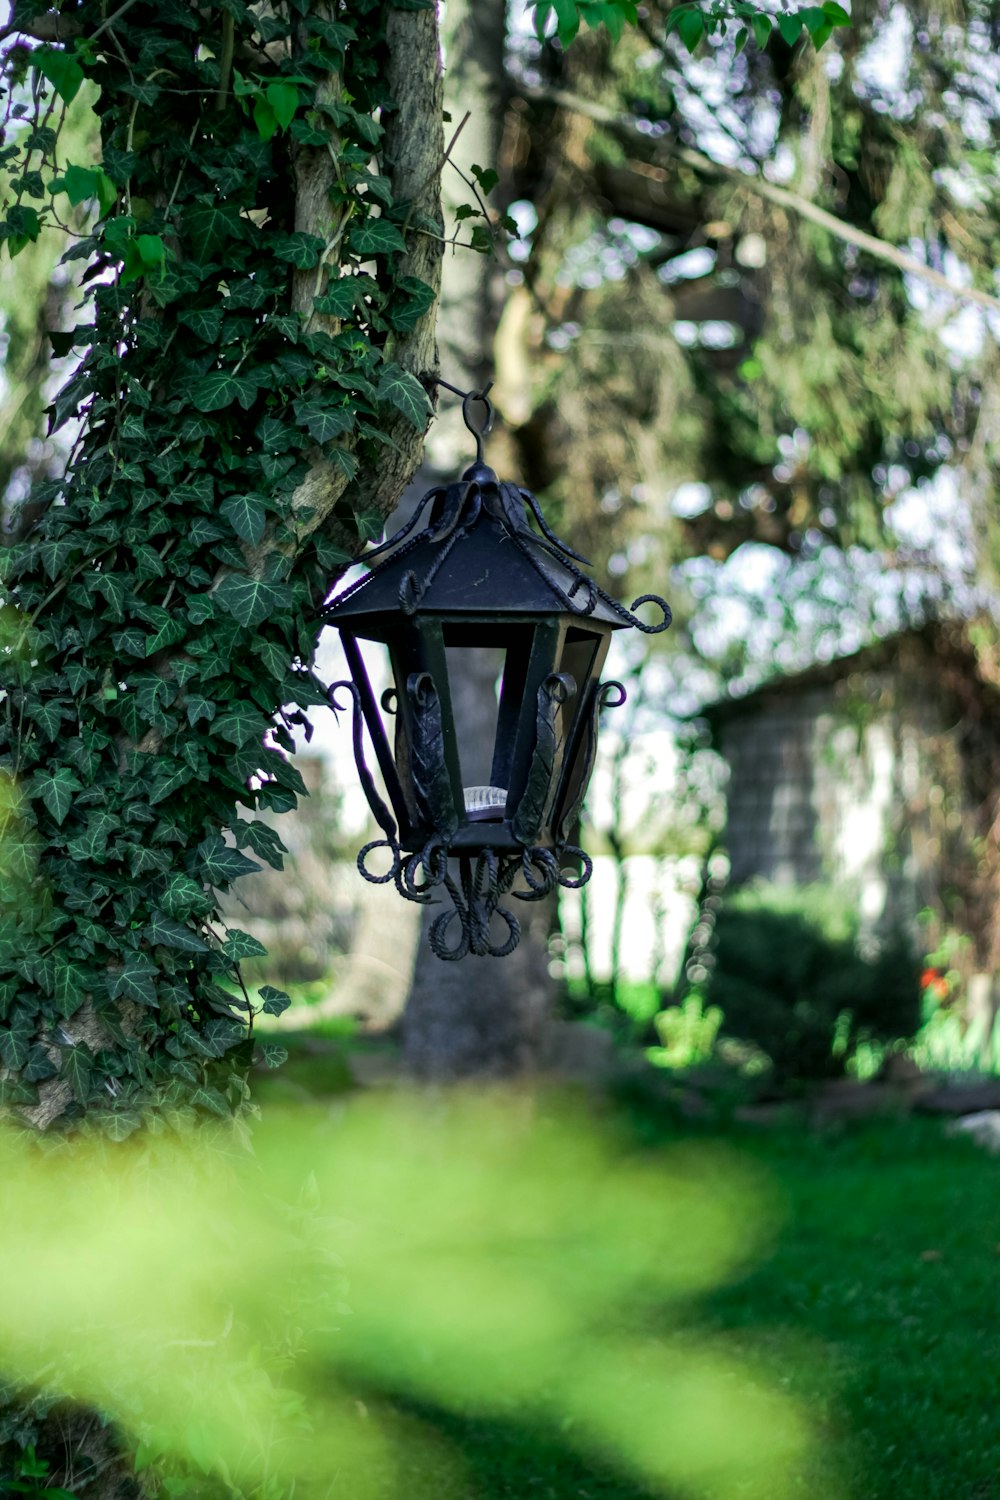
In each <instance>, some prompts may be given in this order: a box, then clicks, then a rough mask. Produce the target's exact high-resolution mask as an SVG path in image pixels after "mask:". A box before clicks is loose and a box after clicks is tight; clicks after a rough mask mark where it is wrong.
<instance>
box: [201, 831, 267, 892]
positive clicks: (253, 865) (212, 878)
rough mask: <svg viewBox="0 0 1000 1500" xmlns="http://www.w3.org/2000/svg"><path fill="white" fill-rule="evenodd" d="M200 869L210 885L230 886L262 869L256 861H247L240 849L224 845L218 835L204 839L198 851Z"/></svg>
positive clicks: (214, 834)
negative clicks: (230, 883)
mask: <svg viewBox="0 0 1000 1500" xmlns="http://www.w3.org/2000/svg"><path fill="white" fill-rule="evenodd" d="M196 853H197V855H198V869H199V870H200V871H202V873H203V874H204V877H205V879H206V880H207V881H208V883H209V884H210V885H215V886H221V885H228V884H229V882H230V881H231V880H237V879H238V878H239V876H241V875H250V874H252V873H253V871H255V870H259V869H260V868H261V867H260V865H259V864H258V863H257V861H256V860H255V859H247V857H246V855H245V854H241V853H240V852H239V850H238V849H231V848H230V847H229V845H228V844H225V843H223V841H222V839H221V838H220V837H219V835H218V834H217V833H213V834H212V835H211V837H209V838H207V839H203V840H202V842H201V843H200V844H199V845H198V848H197V850H196Z"/></svg>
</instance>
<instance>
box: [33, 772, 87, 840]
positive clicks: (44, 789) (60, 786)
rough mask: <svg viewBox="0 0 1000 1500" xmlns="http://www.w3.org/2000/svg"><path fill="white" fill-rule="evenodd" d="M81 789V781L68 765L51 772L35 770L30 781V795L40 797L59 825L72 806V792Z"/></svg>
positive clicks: (80, 790) (64, 819)
mask: <svg viewBox="0 0 1000 1500" xmlns="http://www.w3.org/2000/svg"><path fill="white" fill-rule="evenodd" d="M82 791H83V782H82V781H81V780H80V779H79V777H78V776H76V775H75V774H74V772H73V771H71V770H70V769H69V767H68V766H59V767H58V769H57V770H55V771H52V772H46V771H36V773H35V775H34V776H33V777H32V781H31V793H32V796H34V797H40V798H41V800H42V801H43V802H44V803H45V806H46V807H47V808H48V810H49V812H50V813H51V814H52V816H53V817H54V818H55V820H56V822H57V823H58V824H59V826H60V827H62V825H63V823H64V822H65V821H66V815H67V813H68V812H69V810H70V808H71V807H72V806H73V793H74V792H82Z"/></svg>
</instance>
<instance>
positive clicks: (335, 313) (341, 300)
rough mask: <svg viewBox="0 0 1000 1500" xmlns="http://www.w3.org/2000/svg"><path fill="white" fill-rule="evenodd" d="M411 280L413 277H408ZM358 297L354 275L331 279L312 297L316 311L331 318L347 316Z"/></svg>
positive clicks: (356, 281) (352, 309)
mask: <svg viewBox="0 0 1000 1500" xmlns="http://www.w3.org/2000/svg"><path fill="white" fill-rule="evenodd" d="M406 279H407V280H410V281H413V280H415V279H416V278H415V277H412V276H411V277H408V278H406ZM357 297H358V278H357V277H356V276H341V277H339V279H338V280H336V281H331V282H330V284H329V285H328V287H327V289H326V291H325V292H324V293H323V295H322V297H314V298H313V307H315V309H316V311H317V312H320V313H326V314H327V316H328V317H331V318H347V317H350V315H351V313H352V312H353V311H354V308H355V304H356V302H357Z"/></svg>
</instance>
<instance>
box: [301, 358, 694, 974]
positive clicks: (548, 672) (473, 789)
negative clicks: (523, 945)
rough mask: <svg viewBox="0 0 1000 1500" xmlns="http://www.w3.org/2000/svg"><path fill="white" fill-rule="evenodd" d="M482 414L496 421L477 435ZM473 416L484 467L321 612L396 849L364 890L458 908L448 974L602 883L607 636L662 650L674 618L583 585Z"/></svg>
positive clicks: (358, 743)
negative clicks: (478, 748) (587, 834)
mask: <svg viewBox="0 0 1000 1500" xmlns="http://www.w3.org/2000/svg"><path fill="white" fill-rule="evenodd" d="M443 383H444V382H442V384H443ZM487 389H488V387H487ZM458 394H462V393H461V392H459V393H458ZM474 402H481V403H482V404H483V406H484V407H485V410H486V420H485V422H484V423H483V425H482V427H481V428H478V429H477V428H476V426H475V425H474V424H473V421H472V419H471V415H470V407H471V405H472V404H473V403H474ZM462 411H463V416H464V418H465V422H466V426H467V427H468V428H469V430H470V432H472V433H473V435H474V436H475V439H476V451H477V456H476V462H475V463H474V464H473V465H472V467H471V468H469V469H467V470H466V472H465V473H464V474H463V475H462V478H461V479H460V480H459V481H458V483H456V484H450V485H447V486H442V487H437V488H435V489H432V490H430V491H429V492H428V494H426V495H425V496H424V498H423V499H422V500H421V501H420V503H419V505H418V507H417V509H416V512H415V514H414V516H413V518H412V520H411V521H410V522H409V524H408V525H406V526H404V527H403V528H402V529H401V530H400V531H398V532H396V534H395V535H394V536H392V537H390V538H389V539H388V540H387V541H385V542H383V543H382V545H381V546H379V547H377V548H375V549H374V550H373V551H372V552H369V553H368V555H367V557H366V559H365V560H366V561H371V560H374V559H378V560H377V562H376V563H375V566H374V567H373V568H372V569H371V571H370V572H369V573H368V574H367V575H366V576H365V577H364V578H362V579H361V580H360V581H358V582H357V583H354V584H353V585H351V586H350V587H348V588H347V589H345V590H344V591H343V592H342V593H340V594H339V595H336V596H335V597H334V598H333V599H332V600H331V601H330V602H329V604H328V605H327V608H326V610H325V613H324V619H325V620H326V621H327V622H328V623H329V624H331V625H335V626H336V627H337V629H338V630H339V631H340V636H341V641H342V643H343V648H344V655H345V657H346V659H347V663H348V667H349V670H350V672H351V677H352V681H350V682H337V683H334V684H333V686H332V687H331V688H330V689H329V702H330V704H331V706H332V707H333V708H334V709H335V710H337V709H340V708H341V707H342V706H344V705H343V704H342V703H341V702H339V701H338V694H339V693H340V692H341V691H342V690H343V691H346V692H347V693H349V694H350V695H351V697H352V698H353V707H354V755H355V760H356V762H357V767H358V774H359V776H360V779H361V784H362V786H363V788H364V791H365V795H366V797H367V798H368V803H369V805H370V807H371V810H372V812H373V814H374V816H375V819H376V821H377V823H378V824H379V827H380V828H381V830H382V833H383V835H384V837H382V838H380V839H376V840H374V841H373V842H372V843H369V844H366V845H365V847H364V848H363V849H362V850H361V853H360V854H359V856H358V868H359V870H360V871H361V874H362V875H363V876H364V877H365V879H366V880H369V881H372V882H374V883H375V884H387V883H389V882H390V881H391V882H393V883H394V884H395V886H396V889H397V891H398V892H399V894H400V895H401V896H404V897H405V898H406V899H407V900H409V901H420V902H428V901H431V900H432V899H434V896H435V893H436V892H437V891H439V890H442V889H443V890H444V891H445V892H446V893H447V894H448V896H449V897H450V898H451V903H452V905H451V907H450V909H448V910H446V911H444V912H442V913H441V915H439V916H438V917H437V918H436V919H435V921H434V922H433V923H432V924H431V929H430V943H431V947H432V949H433V951H434V952H435V953H436V954H437V956H438V957H439V958H442V959H457V958H464V957H465V955H466V954H467V953H475V954H479V955H487V954H488V955H491V956H493V957H496V958H502V957H504V956H505V955H506V954H508V953H510V952H512V951H513V949H514V948H515V947H516V946H517V942H518V938H519V936H520V927H519V924H518V921H517V918H516V917H515V916H514V914H513V912H512V911H511V910H510V909H509V908H507V907H506V906H504V905H503V904H502V902H503V901H504V899H505V898H506V897H508V896H510V897H514V898H516V899H517V900H520V901H540V900H541V899H542V898H543V897H545V896H547V895H549V894H550V892H552V891H553V890H555V888H556V887H557V886H563V887H567V888H574V889H575V888H577V887H579V886H581V885H583V884H585V882H586V881H587V880H588V879H589V878H590V874H591V871H592V864H591V861H590V859H589V858H588V856H587V855H586V854H585V853H584V852H583V851H582V850H581V849H578V848H577V847H576V846H575V845H574V844H572V843H571V842H570V841H571V839H572V838H573V836H574V830H575V827H576V823H577V819H578V817H579V813H580V808H581V804H582V802H583V797H584V793H585V792H586V790H587V783H588V781H589V779H590V773H591V771H592V769H593V765H594V754H595V748H596V739H597V722H598V716H599V714H600V711H601V709H602V708H608V707H614V706H617V705H620V704H621V703H624V701H625V689H624V688H623V686H622V684H621V683H620V682H605V683H602V682H601V681H600V673H601V669H602V667H603V665H604V660H605V657H606V655H607V651H608V645H609V643H610V639H611V632H612V631H613V630H622V629H624V628H626V627H629V626H631V627H634V628H636V629H638V630H642V631H644V632H646V633H648V634H656V633H658V632H659V631H661V630H665V629H666V628H667V626H668V625H669V623H670V609H669V607H668V605H667V604H666V603H665V602H664V600H662V599H660V598H659V597H658V596H657V595H655V594H643V595H642V597H641V598H639V599H636V600H635V602H634V604H633V605H632V609H633V610H634V609H635V608H636V607H637V606H638V605H639V604H643V603H646V602H651V603H654V604H656V605H657V606H659V608H660V609H661V610H662V612H663V618H662V620H661V621H660V622H659V623H657V624H656V625H647V624H645V623H644V622H643V621H641V620H639V619H637V618H636V616H635V615H634V614H633V613H632V612H631V611H629V610H627V609H625V608H624V606H623V605H621V604H617V603H616V602H615V601H614V600H613V599H610V598H609V597H608V595H607V594H605V593H604V592H603V590H602V589H600V588H599V587H598V586H597V584H596V583H594V581H593V580H592V579H590V578H588V577H587V576H586V574H584V573H583V572H581V571H580V568H579V567H578V564H580V563H586V559H585V558H582V557H580V555H579V554H578V553H576V552H574V551H573V549H572V548H571V547H568V546H567V545H566V543H565V542H561V541H560V540H559V539H558V537H556V536H554V535H553V534H552V532H551V531H550V530H549V528H548V526H547V525H546V523H545V519H544V517H543V516H542V513H541V511H540V509H539V506H538V502H537V500H536V499H535V497H534V496H533V495H532V494H530V493H529V492H528V491H527V490H523V489H519V488H518V486H517V485H514V484H508V483H504V482H503V481H502V480H499V479H498V478H497V476H496V474H495V473H494V472H493V470H492V469H490V468H488V467H487V465H486V464H485V463H484V462H483V439H484V437H485V436H486V435H487V434H488V433H489V430H490V428H491V426H492V416H493V414H492V408H491V407H490V403H489V402H488V401H487V400H486V393H485V392H483V393H482V395H478V394H475V393H472V394H470V395H467V396H465V398H464V401H463V406H462ZM425 515H426V522H425V525H424V527H423V529H420V530H418V523H419V522H420V520H421V518H422V517H424V516H425ZM529 518H530V519H529ZM532 521H533V522H534V526H533V525H532ZM536 528H537V529H536ZM362 642H371V643H375V646H376V647H377V648H378V649H379V650H380V651H382V652H383V653H387V654H388V665H389V670H390V674H391V679H392V683H393V686H391V687H389V688H388V689H387V690H386V691H385V692H384V693H382V695H381V698H377V697H376V695H375V691H374V689H373V688H372V684H371V679H370V677H369V674H368V669H367V667H366V664H365V660H364V655H363V653H362V646H361V643H362ZM483 647H487V648H493V651H494V653H495V659H496V661H497V665H498V672H497V677H498V684H499V687H498V694H497V702H496V708H495V725H491V726H490V730H491V738H492V746H493V750H492V763H491V766H490V769H489V771H488V779H487V780H485V781H483V779H482V777H481V776H480V777H479V778H478V779H477V778H476V777H475V776H470V774H469V764H468V762H469V759H470V756H469V755H468V753H467V747H466V746H464V745H463V743H462V742H461V737H460V735H459V733H458V732H457V729H456V716H455V708H454V703H453V681H454V679H453V676H452V673H453V671H454V669H455V667H456V663H457V662H458V659H459V658H460V656H461V653H462V652H464V651H469V650H471V649H473V648H483ZM367 649H368V650H370V649H371V648H370V647H369V648H367ZM366 733H367V738H368V741H369V743H370V745H371V749H372V751H373V752H374V756H375V760H376V762H377V764H378V769H379V772H380V773H381V778H382V782H383V785H384V790H385V797H383V795H382V793H381V792H380V791H379V788H378V786H377V784H376V781H375V778H374V776H373V774H372V771H371V769H370V768H369V765H368V761H367V758H366V753H365V738H366ZM386 799H387V800H386ZM373 860H374V861H375V862H376V864H377V863H378V862H379V861H380V860H381V861H383V862H386V863H387V868H384V869H381V870H379V869H377V868H373V867H372V864H371V861H373Z"/></svg>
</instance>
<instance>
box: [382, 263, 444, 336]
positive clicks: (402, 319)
mask: <svg viewBox="0 0 1000 1500" xmlns="http://www.w3.org/2000/svg"><path fill="white" fill-rule="evenodd" d="M395 289H396V291H397V292H403V293H404V294H405V297H406V300H405V301H404V302H400V303H398V304H396V303H393V305H392V307H391V308H390V310H389V322H390V323H391V324H392V326H393V328H395V329H396V330H397V332H399V333H410V332H411V331H412V330H413V329H414V328H415V327H416V326H417V324H418V323H419V322H420V319H421V318H422V317H424V315H425V314H426V313H427V312H429V310H430V309H431V308H432V307H433V306H434V300H435V294H434V288H433V287H432V286H428V285H427V283H426V281H421V280H420V279H419V277H416V276H401V277H400V278H399V280H398V281H397V282H396V288H395Z"/></svg>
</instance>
